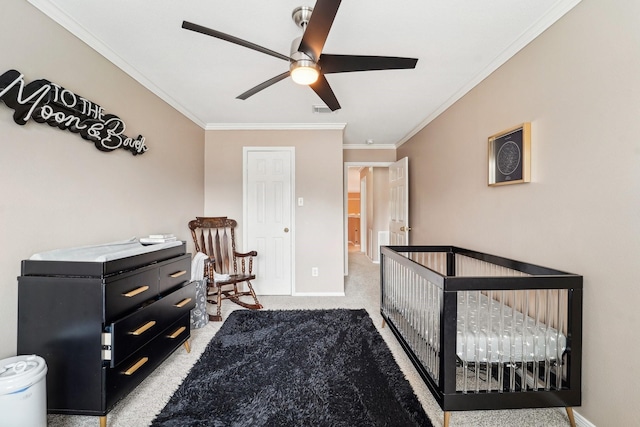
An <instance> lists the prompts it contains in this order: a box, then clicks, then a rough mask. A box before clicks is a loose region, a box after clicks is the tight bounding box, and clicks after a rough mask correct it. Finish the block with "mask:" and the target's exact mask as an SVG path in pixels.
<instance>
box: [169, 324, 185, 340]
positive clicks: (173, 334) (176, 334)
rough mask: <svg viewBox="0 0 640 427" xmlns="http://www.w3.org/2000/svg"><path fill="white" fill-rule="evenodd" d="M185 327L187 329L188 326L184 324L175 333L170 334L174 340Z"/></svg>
mask: <svg viewBox="0 0 640 427" xmlns="http://www.w3.org/2000/svg"><path fill="white" fill-rule="evenodd" d="M185 329H187V328H186V327H184V326H181V327H180V328H178V330H177V331H175V332H174V333H172V334H171V335H169V338H171V339H172V340H174V339H176V338H178V337H179V336H180V334H181V333H183V332H184V330H185Z"/></svg>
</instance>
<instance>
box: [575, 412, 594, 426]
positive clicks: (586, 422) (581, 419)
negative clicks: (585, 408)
mask: <svg viewBox="0 0 640 427" xmlns="http://www.w3.org/2000/svg"><path fill="white" fill-rule="evenodd" d="M573 417H574V418H575V419H576V426H577V427H596V425H595V424H593V423H592V422H591V421H589V420H588V419H586V418H585V417H583V416H582V415H580V414H579V413H577V412H576V411H575V410H574V411H573Z"/></svg>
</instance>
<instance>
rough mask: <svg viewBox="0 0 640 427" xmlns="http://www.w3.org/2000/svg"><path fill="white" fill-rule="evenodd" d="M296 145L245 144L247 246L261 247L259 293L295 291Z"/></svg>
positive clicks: (254, 283) (256, 285) (274, 293)
mask: <svg viewBox="0 0 640 427" xmlns="http://www.w3.org/2000/svg"><path fill="white" fill-rule="evenodd" d="M294 154H295V152H294V150H293V148H277V149H269V148H266V147H259V148H258V147H255V148H245V162H244V163H245V183H244V184H245V185H244V192H245V203H244V205H245V209H244V210H245V212H244V218H245V224H246V227H245V230H246V243H247V244H246V246H245V247H246V248H251V249H255V250H257V251H258V257H257V260H256V268H255V271H256V280H255V281H253V282H252V283H253V286H254V289H255V291H256V293H257V294H259V295H291V294H292V293H293V286H292V277H293V271H292V270H293V262H292V253H293V248H292V245H293V242H294V239H293V234H294V230H293V212H292V206H293V203H292V200H293V176H294V170H293V165H294Z"/></svg>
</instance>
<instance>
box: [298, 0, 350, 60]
mask: <svg viewBox="0 0 640 427" xmlns="http://www.w3.org/2000/svg"><path fill="white" fill-rule="evenodd" d="M340 3H341V0H318V1H316V5H315V6H314V8H313V12H312V13H311V18H310V19H309V24H307V28H305V30H304V34H303V36H302V40H301V41H300V47H299V48H298V51H300V52H304V53H305V54H307V55H308V56H310V57H311V58H313V59H314V60H316V61H317V60H318V58H320V54H321V53H322V48H323V47H324V42H325V41H326V40H327V36H328V35H329V30H330V29H331V25H332V24H333V20H334V19H335V17H336V13H338V7H340Z"/></svg>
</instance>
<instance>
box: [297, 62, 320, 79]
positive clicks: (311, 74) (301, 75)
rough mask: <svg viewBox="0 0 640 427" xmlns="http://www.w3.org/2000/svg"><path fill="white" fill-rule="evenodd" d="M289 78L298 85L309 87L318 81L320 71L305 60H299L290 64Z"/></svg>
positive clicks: (316, 66)
mask: <svg viewBox="0 0 640 427" xmlns="http://www.w3.org/2000/svg"><path fill="white" fill-rule="evenodd" d="M290 71H291V78H292V79H293V81H294V82H296V83H298V84H299V85H310V84H313V83H315V82H316V80H318V76H320V69H319V67H318V65H317V64H316V63H315V62H313V61H309V60H307V59H301V60H298V61H295V62H293V63H292V64H291V69H290Z"/></svg>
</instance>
